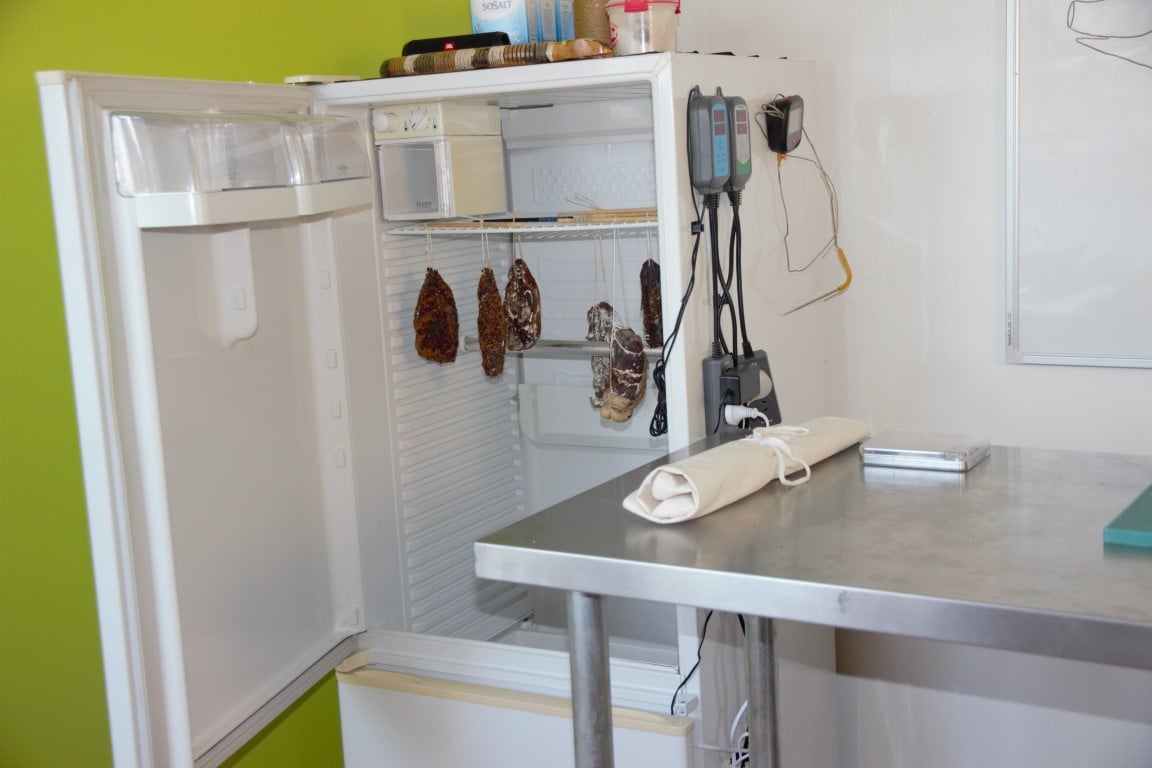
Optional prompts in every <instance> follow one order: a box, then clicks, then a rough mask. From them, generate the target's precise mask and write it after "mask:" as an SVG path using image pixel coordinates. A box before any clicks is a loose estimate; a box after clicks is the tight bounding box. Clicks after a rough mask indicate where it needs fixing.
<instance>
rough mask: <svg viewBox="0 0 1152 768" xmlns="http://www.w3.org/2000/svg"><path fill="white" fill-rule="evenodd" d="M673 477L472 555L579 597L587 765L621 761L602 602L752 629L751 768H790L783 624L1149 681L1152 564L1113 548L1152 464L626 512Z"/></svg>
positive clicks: (561, 507)
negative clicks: (775, 633)
mask: <svg viewBox="0 0 1152 768" xmlns="http://www.w3.org/2000/svg"><path fill="white" fill-rule="evenodd" d="M708 447H709V443H707V442H702V443H700V444H697V445H694V446H692V447H691V448H689V449H686V450H685V451H683V452H681V453H680V454H677V455H674V456H672V457H670V459H669V460H674V459H676V458H679V457H680V456H683V455H687V454H689V453H692V452H696V451H700V450H704V449H706V448H708ZM662 463H665V462H664V461H660V462H655V463H654V464H652V465H649V466H646V467H642V468H640V469H638V470H636V471H634V472H629V473H627V474H625V475H622V476H621V477H619V478H617V479H615V480H612V481H610V482H608V483H605V484H604V485H602V486H600V487H598V488H595V489H592V490H590V491H588V492H586V493H583V494H580V495H579V496H576V497H574V498H572V499H570V500H568V501H566V502H563V503H561V504H558V505H557V506H555V507H552V508H550V509H548V510H545V511H543V512H540V513H539V514H536V515H532V516H531V517H528V518H526V519H525V520H523V521H521V522H519V523H516V524H514V525H511V526H509V527H507V528H505V529H503V530H501V531H499V532H498V533H495V534H493V535H491V536H488V537H487V538H485V539H483V540H481V541H479V542H477V544H476V572H477V574H479V575H480V576H482V577H486V578H490V579H499V580H503V581H514V582H520V583H524V584H533V585H538V586H543V587H553V588H557V589H562V590H567V591H568V592H569V598H568V599H569V629H568V631H569V637H570V640H571V657H572V679H573V686H572V687H573V715H574V718H573V719H574V728H575V735H576V765H577V768H592V767H593V766H600V767H606V766H611V765H612V732H611V723H610V721H609V715H608V713H609V712H610V707H609V702H610V688H609V677H608V652H607V637H606V631H605V626H604V617H603V606H602V598H601V596H603V595H624V596H628V597H633V598H640V599H644V600H653V601H657V602H665V603H673V604H678V605H689V606H697V607H702V608H714V609H718V610H724V611H731V612H734V613H742V614H745V615H746V616H750V617H755V618H752V619H749V620H748V622H747V624H748V632H747V651H748V668H749V688H750V707H751V708H752V709H753V712H754V714H757V715H759V717H756V718H754V722H753V731H752V741H751V744H752V750H753V760H752V764H753V765H755V766H768V765H771V766H772V767H773V768H778V761H777V759H776V754H778V752H777V749H776V746H775V738H776V737H775V729H774V728H773V727H771V721H772V719H773V717H774V695H773V689H774V681H773V679H772V677H773V674H774V664H773V653H772V624H771V620H772V619H789V620H795V621H801V622H811V623H815V624H824V625H829V626H834V627H845V628H850V629H862V630H872V631H877V632H886V633H892V634H902V635H909V636H914V637H924V638H933V639H938V640H947V641H952V642H958V643H967V644H973V645H981V646H989V647H993V648H1003V649H1008V650H1015V651H1023V652H1026V653H1035V654H1042V655H1047V656H1057V657H1063V658H1068V659H1079V660H1083V661H1093V662H1102V663H1106V664H1113V665H1119V666H1129V667H1137V668H1142V669H1147V670H1152V550H1140V549H1131V548H1125V547H1111V546H1109V547H1106V546H1104V545H1103V544H1102V538H1101V536H1102V534H1101V531H1102V529H1103V527H1104V526H1105V525H1106V524H1107V523H1108V522H1109V521H1110V520H1111V519H1112V518H1113V517H1114V516H1115V515H1116V514H1118V513H1119V512H1120V511H1121V510H1122V509H1123V508H1124V507H1125V506H1127V505H1128V504H1129V503H1130V502H1131V501H1132V500H1134V499H1135V498H1136V497H1137V496H1138V495H1139V494H1140V492H1141V491H1143V490H1144V489H1145V488H1146V487H1147V486H1148V485H1149V484H1152V457H1140V456H1120V455H1110V454H1089V453H1079V452H1070V451H1047V450H1031V449H1016V448H999V447H997V448H994V449H993V451H992V454H991V456H990V457H989V458H988V459H986V460H985V461H984V462H982V463H981V464H979V465H978V466H976V467H975V468H974V469H972V470H971V471H969V472H968V473H967V474H966V475H961V474H952V473H943V472H924V471H912V470H899V469H874V468H865V467H862V466H861V465H860V461H859V457H858V455H857V453H856V450H855V449H854V448H853V449H849V450H847V451H844V452H842V453H840V454H838V455H837V456H834V457H832V458H830V459H827V460H826V461H823V462H821V463H820V464H817V465H816V466H815V467H814V468H813V476H812V479H811V481H810V482H809V483H807V484H806V485H802V486H797V487H792V488H788V487H783V486H781V485H779V484H778V483H772V484H770V485H769V486H767V487H766V488H765V489H763V490H761V491H760V492H758V493H756V494H754V495H752V496H749V497H748V498H746V499H743V500H741V501H739V502H737V503H735V504H733V505H731V506H729V507H727V508H725V509H723V510H721V511H719V512H716V513H714V514H712V515H710V516H708V517H705V518H702V519H700V520H695V521H691V522H688V523H682V524H679V525H672V526H661V525H657V524H654V523H649V522H647V521H645V520H643V519H641V518H639V517H636V516H635V515H632V514H630V513H628V512H626V511H625V510H624V509H623V508H622V507H621V504H620V502H621V500H622V499H623V498H624V496H626V495H627V494H628V493H630V492H631V491H633V490H634V489H635V488H636V487H638V486H639V484H640V480H641V479H642V478H643V477H644V475H645V474H646V473H647V472H648V471H649V470H650V469H651V468H652V467H654V466H658V465H660V464H662Z"/></svg>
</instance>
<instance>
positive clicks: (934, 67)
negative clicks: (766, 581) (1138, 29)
mask: <svg viewBox="0 0 1152 768" xmlns="http://www.w3.org/2000/svg"><path fill="white" fill-rule="evenodd" d="M1005 2H1006V0H995V1H993V0H967V1H966V2H956V1H955V0H947V1H946V0H878V1H876V2H860V0H806V1H805V2H793V3H779V2H764V0H729V1H728V2H724V3H719V2H708V0H683V13H682V14H681V20H680V28H679V39H680V44H679V48H680V50H700V51H734V52H736V53H758V54H760V55H764V56H788V57H791V58H803V59H812V60H815V61H817V62H818V63H819V69H820V74H821V78H820V82H821V90H822V97H823V98H825V99H827V98H829V97H831V102H832V104H833V105H834V108H835V115H836V119H837V126H836V129H835V131H834V132H832V131H830V132H827V133H826V134H825V135H834V136H836V140H835V145H834V146H832V147H828V148H825V147H820V148H819V149H820V151H821V155H822V156H825V159H826V160H827V159H829V158H830V159H831V160H830V162H829V164H830V165H831V164H833V163H834V164H835V170H834V171H833V173H834V176H835V177H836V182H837V186H838V189H839V193H840V221H841V230H840V235H841V243H842V245H843V246H844V248H845V250H846V251H847V253H848V256H849V258H850V260H851V262H852V265H853V269H854V271H855V282H854V283H853V286H852V288H851V289H850V290H849V292H848V293H847V294H846V295H845V296H844V297H842V298H840V299H837V300H836V301H837V302H841V303H842V304H843V312H844V318H845V326H844V331H843V333H844V339H845V340H846V344H845V347H846V350H847V356H848V361H847V370H848V373H849V376H848V386H847V388H846V392H845V394H844V398H845V402H843V403H830V404H829V406H830V409H841V410H842V411H843V412H844V414H845V415H849V416H855V417H858V418H862V419H865V420H867V421H868V422H869V423H871V424H872V425H873V428H874V429H879V428H884V427H903V428H910V429H920V430H948V431H967V432H975V433H980V434H984V435H986V436H988V437H989V438H990V439H991V440H992V441H993V442H996V443H1003V444H1011V445H1023V446H1049V447H1062V448H1083V449H1090V450H1103V451H1118V452H1130V453H1146V454H1147V453H1152V441H1150V440H1149V439H1148V438H1147V435H1149V434H1152V407H1148V405H1147V401H1148V396H1147V394H1146V393H1147V392H1148V391H1149V388H1150V387H1152V371H1150V370H1135V369H1108V368H1074V367H1052V366H1019V365H1009V364H1007V363H1005V362H1004V358H1005V355H1004V346H1003V343H1004V342H1003V340H1004V332H1003V322H1004V321H1003V318H1004V309H1003V305H1004V301H1003V296H1004V264H1005V248H1004V222H1005V204H1004V200H1005V191H1004V181H1003V178H1004V173H1003V165H1004V154H1005V147H1004V138H1003V137H1004V121H1005V110H1004V98H1005V86H1006V76H1005V65H1004V50H1005V18H1006V5H1005ZM806 311H817V312H821V311H823V312H831V311H839V309H836V310H834V309H832V307H831V305H817V306H816V307H814V308H812V310H806ZM784 405H785V407H786V404H784ZM839 663H840V674H841V677H840V692H841V697H840V712H839V716H840V722H841V729H840V742H841V748H840V752H841V758H842V765H844V766H877V768H879V767H880V766H886V767H887V766H944V765H947V766H973V768H974V767H975V766H997V765H1012V766H1027V765H1036V766H1040V765H1068V764H1076V763H1078V764H1091V765H1095V766H1102V765H1106V766H1129V765H1131V766H1135V765H1146V764H1147V762H1148V757H1147V756H1148V755H1149V754H1152V674H1147V673H1143V672H1134V671H1131V670H1118V669H1112V668H1107V667H1099V666H1094V665H1083V664H1073V663H1070V662H1063V661H1057V660H1051V659H1037V658H1030V657H1026V656H1020V655H1018V654H1009V653H1000V652H995V651H988V650H983V649H974V648H961V647H958V646H950V645H947V644H941V643H926V642H922V641H912V640H903V639H897V638H890V637H881V636H873V635H859V634H853V633H841V635H840V637H839ZM1077 756H1079V757H1081V758H1084V759H1080V760H1077Z"/></svg>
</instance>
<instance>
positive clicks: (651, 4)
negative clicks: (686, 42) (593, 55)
mask: <svg viewBox="0 0 1152 768" xmlns="http://www.w3.org/2000/svg"><path fill="white" fill-rule="evenodd" d="M604 9H605V10H607V11H608V21H609V22H610V23H611V24H612V49H613V50H614V51H615V52H616V55H618V56H626V55H628V54H630V53H649V52H651V51H675V50H676V14H678V13H680V0H610V2H607V3H605V4H604Z"/></svg>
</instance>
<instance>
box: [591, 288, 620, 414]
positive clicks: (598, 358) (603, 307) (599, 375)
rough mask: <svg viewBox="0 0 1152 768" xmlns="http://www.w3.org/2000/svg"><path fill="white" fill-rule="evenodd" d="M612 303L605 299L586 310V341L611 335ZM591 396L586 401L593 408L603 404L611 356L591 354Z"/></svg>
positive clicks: (605, 339)
mask: <svg viewBox="0 0 1152 768" xmlns="http://www.w3.org/2000/svg"><path fill="white" fill-rule="evenodd" d="M612 311H613V310H612V305H611V304H609V303H608V302H606V301H602V302H600V303H599V304H593V305H592V307H591V308H590V309H589V310H588V335H587V336H585V338H586V339H587V340H588V341H608V340H609V338H611V336H612ZM591 362H592V396H591V397H590V398H588V402H589V403H590V404H591V405H592V407H593V408H600V407H601V406H602V405H604V392H605V390H607V389H608V382H609V380H610V377H611V368H612V364H611V358H610V357H609V356H608V355H592V357H591Z"/></svg>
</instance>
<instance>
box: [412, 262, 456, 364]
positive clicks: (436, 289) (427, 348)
mask: <svg viewBox="0 0 1152 768" xmlns="http://www.w3.org/2000/svg"><path fill="white" fill-rule="evenodd" d="M412 325H413V326H414V327H415V329H416V352H417V353H418V354H419V355H420V357H423V358H424V359H425V360H432V361H434V362H437V363H451V362H454V361H455V360H456V346H457V344H458V343H459V338H460V320H459V317H458V316H457V314H456V297H454V296H453V295H452V289H451V288H450V287H448V283H446V282H444V278H442V277H441V276H440V273H439V272H437V271H436V270H434V269H432V267H428V271H427V273H425V275H424V285H422V286H421V287H420V296H419V298H417V299H416V314H415V316H414V317H413V319H412Z"/></svg>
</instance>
